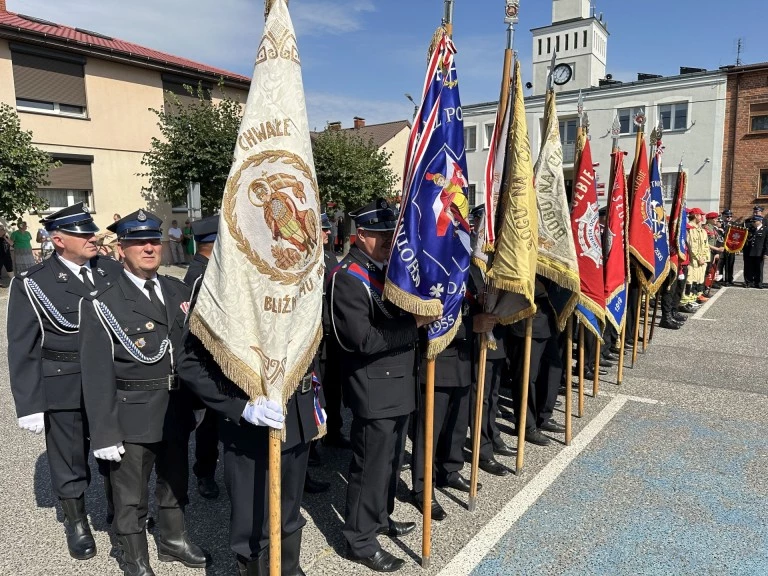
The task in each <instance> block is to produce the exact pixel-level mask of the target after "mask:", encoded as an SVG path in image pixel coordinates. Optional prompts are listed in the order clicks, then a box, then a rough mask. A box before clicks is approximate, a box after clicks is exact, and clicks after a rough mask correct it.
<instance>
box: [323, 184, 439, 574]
mask: <svg viewBox="0 0 768 576" xmlns="http://www.w3.org/2000/svg"><path fill="white" fill-rule="evenodd" d="M349 215H350V217H352V218H354V219H355V224H356V226H357V240H356V241H355V245H354V246H353V247H352V249H351V250H350V251H349V254H347V256H346V258H344V260H342V262H341V264H340V266H338V267H337V268H336V270H335V271H334V274H333V277H332V278H331V281H330V286H329V287H328V289H327V293H328V298H329V303H330V311H331V323H332V327H333V333H334V336H335V338H336V341H337V343H338V345H339V349H340V350H339V365H340V371H341V382H342V389H343V392H344V400H345V403H346V405H347V406H348V407H349V408H350V409H351V410H352V416H353V420H352V431H351V435H350V441H351V442H352V461H351V463H350V465H349V476H348V487H347V505H346V511H345V521H344V528H343V533H344V537H345V538H346V540H347V550H346V555H347V558H349V559H350V560H354V561H356V562H360V563H361V564H364V565H365V566H368V567H369V568H370V569H372V570H375V571H378V572H392V571H395V570H397V569H399V568H400V567H401V566H402V565H403V563H404V561H403V560H402V559H400V558H396V557H395V556H393V555H391V554H389V553H388V552H386V551H385V550H383V549H382V548H381V545H380V544H379V542H378V540H377V539H376V536H377V534H388V535H390V536H402V535H404V534H407V533H408V532H410V531H411V530H413V528H414V527H415V525H414V524H413V523H412V522H407V523H406V522H395V521H394V520H392V519H391V518H390V515H391V514H392V512H393V510H394V506H395V492H396V489H397V482H398V471H399V468H400V460H401V458H402V452H403V450H404V445H405V434H406V429H407V426H408V415H409V414H410V413H411V412H413V411H414V409H415V407H416V402H415V400H416V342H417V340H418V334H419V332H418V328H419V327H420V326H424V325H426V324H428V323H429V321H430V320H434V319H432V318H422V317H416V316H413V315H411V314H407V313H405V312H403V311H402V310H400V309H399V308H397V307H396V306H394V305H393V304H391V303H388V302H384V301H383V299H382V296H381V294H382V290H383V287H384V278H385V271H384V267H385V266H386V260H387V258H388V257H389V252H390V249H391V246H392V240H393V238H392V237H393V233H394V230H395V226H396V224H397V217H396V215H395V212H394V211H393V210H392V209H391V208H390V207H389V205H388V204H387V202H386V201H385V200H383V199H381V198H379V199H377V200H375V201H374V202H372V203H370V204H368V205H367V206H364V207H363V208H360V209H359V210H357V211H354V212H350V214H349Z"/></svg>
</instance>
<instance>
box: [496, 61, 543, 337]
mask: <svg viewBox="0 0 768 576" xmlns="http://www.w3.org/2000/svg"><path fill="white" fill-rule="evenodd" d="M512 94H513V103H512V106H511V108H512V112H511V116H510V125H509V133H508V138H507V142H506V148H507V156H506V168H505V169H504V179H503V183H502V186H501V194H500V195H499V202H498V210H497V222H496V233H497V236H496V243H495V245H494V250H493V252H492V253H491V254H490V255H489V257H488V274H487V279H488V290H487V292H486V310H487V311H488V312H491V313H493V314H495V315H496V316H498V317H499V322H500V323H501V324H513V323H515V322H518V321H520V320H524V319H525V318H528V317H530V316H533V315H534V314H535V313H536V305H535V304H534V289H535V284H536V257H537V253H538V251H537V238H538V233H539V232H538V221H537V219H536V192H535V189H534V187H533V164H532V160H531V143H530V141H529V139H528V125H527V122H526V120H525V104H524V102H523V85H522V77H521V74H520V62H519V61H515V71H514V77H513V85H512Z"/></svg>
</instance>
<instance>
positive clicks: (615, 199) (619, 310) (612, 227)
mask: <svg viewBox="0 0 768 576" xmlns="http://www.w3.org/2000/svg"><path fill="white" fill-rule="evenodd" d="M612 156H613V182H612V183H611V195H610V197H609V198H608V210H607V213H608V214H607V220H606V223H605V232H604V236H603V255H604V259H605V308H606V313H607V314H606V318H607V319H608V321H609V322H610V323H611V324H613V327H614V328H616V331H617V332H619V333H620V332H621V330H622V328H623V327H624V321H625V319H626V314H627V283H628V281H629V262H628V261H627V233H626V231H627V219H626V210H627V201H626V196H627V194H626V192H627V180H626V176H625V172H624V152H621V151H618V150H617V151H616V152H614V153H613V154H612Z"/></svg>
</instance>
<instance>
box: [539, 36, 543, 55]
mask: <svg viewBox="0 0 768 576" xmlns="http://www.w3.org/2000/svg"><path fill="white" fill-rule="evenodd" d="M543 45H544V42H543V41H542V40H541V38H539V56H541V51H542V49H543Z"/></svg>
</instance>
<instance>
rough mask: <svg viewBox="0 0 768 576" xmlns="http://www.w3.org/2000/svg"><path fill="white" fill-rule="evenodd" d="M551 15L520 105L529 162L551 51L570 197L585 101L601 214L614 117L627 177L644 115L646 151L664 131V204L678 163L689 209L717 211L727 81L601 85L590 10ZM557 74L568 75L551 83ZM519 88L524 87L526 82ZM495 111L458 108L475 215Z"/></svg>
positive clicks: (578, 5)
mask: <svg viewBox="0 0 768 576" xmlns="http://www.w3.org/2000/svg"><path fill="white" fill-rule="evenodd" d="M552 6H553V8H552V22H553V23H552V25H551V26H546V27H542V28H535V29H534V30H532V33H533V49H534V50H533V55H534V56H533V82H532V84H533V86H532V87H531V86H526V88H527V89H528V90H529V91H531V95H530V96H529V97H527V98H526V99H525V110H526V117H527V121H528V132H529V135H530V139H531V149H532V150H533V153H534V158H535V157H537V156H538V150H539V148H540V147H541V137H542V132H543V117H544V103H545V92H546V84H547V75H548V73H549V68H550V66H551V61H552V55H553V52H554V51H555V50H556V51H557V64H556V66H555V72H556V76H555V77H556V78H557V79H558V81H559V82H560V84H559V85H556V86H555V92H556V93H557V110H558V115H559V119H560V137H561V140H562V142H563V156H564V171H565V179H566V186H567V187H568V192H569V195H570V185H571V181H572V180H573V172H574V167H573V160H574V152H575V142H576V131H577V128H578V123H579V120H578V114H577V106H578V101H579V93H580V92H581V93H582V95H583V99H584V111H585V112H586V113H587V114H588V117H589V124H590V142H591V146H592V158H593V160H594V162H595V163H596V164H597V165H596V166H595V172H596V175H597V180H598V183H599V184H598V196H599V198H598V200H599V201H600V203H601V204H602V205H604V204H605V203H606V202H607V188H608V180H609V175H610V166H611V156H610V154H611V149H612V144H613V142H612V138H611V127H612V126H613V123H614V120H615V118H616V117H618V118H619V121H620V124H621V136H620V138H619V148H620V149H621V150H623V151H625V152H628V153H629V155H628V157H627V159H626V160H625V168H626V171H627V173H629V170H630V169H631V165H632V160H633V158H634V151H635V140H636V130H637V128H636V126H635V124H634V117H635V114H636V113H637V112H639V111H644V112H645V116H646V119H647V124H646V129H645V133H646V141H647V140H648V138H649V137H650V134H651V131H652V130H653V127H654V126H657V125H658V124H659V123H661V124H662V125H663V127H664V137H663V144H664V155H663V158H662V180H663V182H664V194H665V199H666V201H667V202H668V203H669V204H671V202H672V193H673V191H674V186H675V182H676V181H677V172H678V164H679V163H680V161H681V159H682V160H683V165H684V169H685V170H686V172H687V173H688V205H689V206H690V207H694V206H697V207H699V208H701V209H702V210H704V211H705V212H709V211H717V210H718V209H719V206H720V183H721V174H722V171H723V165H722V164H723V161H722V155H723V145H724V137H725V136H724V134H725V111H726V102H725V98H726V86H727V75H726V74H725V72H724V71H722V70H716V71H701V70H699V71H696V70H695V69H681V72H689V73H685V74H680V75H679V76H669V77H652V78H647V79H643V80H639V81H637V82H624V83H622V82H616V81H611V79H610V78H606V77H605V76H606V74H605V71H606V63H607V40H608V31H607V26H606V24H605V23H604V22H603V20H602V15H600V17H598V18H595V17H594V15H592V14H591V7H590V2H589V1H588V0H552ZM539 48H541V54H539ZM562 65H567V66H562ZM568 68H570V69H571V73H570V74H568V70H567V69H568ZM558 71H559V72H564V73H562V74H557V72H558ZM500 72H501V71H500ZM523 82H524V83H528V80H527V79H526V78H525V75H524V77H523ZM496 108H497V103H496V102H488V103H484V104H474V105H472V104H470V105H464V106H463V116H464V136H465V145H466V150H467V170H468V177H469V178H468V179H469V182H470V199H469V200H470V203H471V204H472V205H473V206H474V205H478V204H482V203H483V197H484V191H485V184H484V182H483V174H484V173H485V163H486V160H487V157H488V147H489V142H490V139H491V135H492V133H493V125H494V121H495V115H496Z"/></svg>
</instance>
